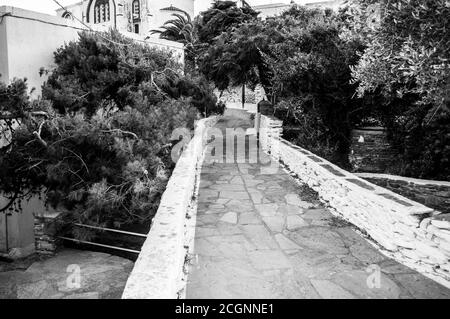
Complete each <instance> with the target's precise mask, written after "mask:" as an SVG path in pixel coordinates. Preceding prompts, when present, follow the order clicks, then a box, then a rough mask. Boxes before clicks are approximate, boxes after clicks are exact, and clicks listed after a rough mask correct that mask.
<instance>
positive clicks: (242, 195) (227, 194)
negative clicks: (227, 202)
mask: <svg viewBox="0 0 450 319" xmlns="http://www.w3.org/2000/svg"><path fill="white" fill-rule="evenodd" d="M220 198H229V199H250V197H249V196H248V193H247V192H232V191H221V192H220Z"/></svg>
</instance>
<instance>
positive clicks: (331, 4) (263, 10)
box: [252, 0, 343, 19]
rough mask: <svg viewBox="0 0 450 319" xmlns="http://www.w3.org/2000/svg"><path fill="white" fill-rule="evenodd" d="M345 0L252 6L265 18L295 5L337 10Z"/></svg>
mask: <svg viewBox="0 0 450 319" xmlns="http://www.w3.org/2000/svg"><path fill="white" fill-rule="evenodd" d="M342 2H343V0H327V1H319V2H312V1H308V0H306V1H291V3H270V4H262V5H256V6H252V7H253V9H254V10H255V11H258V12H260V13H259V17H261V18H263V19H265V18H267V17H273V16H277V15H280V14H281V13H283V12H284V11H286V10H288V9H289V8H291V7H292V6H293V5H296V4H298V5H303V6H306V7H309V8H322V9H325V8H330V9H333V10H337V9H338V8H339V6H340V4H341V3H342Z"/></svg>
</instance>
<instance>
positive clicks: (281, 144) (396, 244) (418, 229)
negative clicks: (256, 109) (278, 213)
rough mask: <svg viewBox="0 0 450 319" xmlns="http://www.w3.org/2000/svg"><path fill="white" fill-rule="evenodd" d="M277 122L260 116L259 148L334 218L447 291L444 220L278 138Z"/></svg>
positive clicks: (448, 235)
mask: <svg viewBox="0 0 450 319" xmlns="http://www.w3.org/2000/svg"><path fill="white" fill-rule="evenodd" d="M280 125H281V121H279V120H278V121H277V120H275V119H271V118H268V117H267V116H264V115H261V129H260V143H261V146H262V148H263V149H264V150H266V151H269V152H270V153H271V155H272V156H274V157H277V158H278V159H279V160H280V161H281V162H283V163H284V164H285V165H286V166H287V168H288V169H289V170H291V171H292V172H293V173H295V174H296V175H297V176H298V178H299V179H301V180H302V181H304V182H305V183H306V184H308V185H309V186H310V187H311V188H312V189H314V190H315V191H317V192H318V194H319V196H320V198H321V200H322V201H323V202H324V203H325V204H326V205H327V206H329V207H330V208H331V211H332V212H334V213H335V214H337V215H339V216H341V217H343V218H344V219H346V220H348V221H350V222H351V223H352V224H354V225H355V226H357V227H358V228H359V229H361V230H362V231H363V232H365V233H366V234H367V235H369V236H370V238H371V239H373V240H374V241H375V242H376V243H377V244H378V245H379V246H381V248H384V249H383V251H384V252H385V253H386V254H387V255H389V256H390V257H393V258H394V259H396V260H397V261H399V262H401V263H403V264H405V265H407V266H409V267H411V268H413V269H416V270H418V271H420V272H422V273H423V274H425V275H427V276H429V277H430V278H433V279H435V280H436V281H438V282H440V283H441V284H444V285H446V286H447V287H450V262H449V261H450V260H449V259H450V222H449V219H447V218H446V217H445V216H444V215H438V212H436V211H434V210H433V209H431V208H429V207H426V206H424V205H422V204H419V203H417V202H414V201H411V200H409V199H407V198H405V197H403V196H400V195H398V194H395V193H393V192H391V191H389V190H387V189H385V188H382V187H379V186H377V185H374V184H371V183H369V182H367V181H365V180H363V179H361V178H359V177H357V176H356V175H354V174H352V173H349V172H347V171H345V170H343V169H341V168H339V167H337V166H336V165H333V164H332V163H330V162H328V161H326V160H325V159H323V158H320V157H318V156H316V155H315V154H313V153H311V152H309V151H307V150H305V149H303V148H301V147H298V146H295V145H293V144H291V143H289V142H287V141H285V140H283V139H281V138H280Z"/></svg>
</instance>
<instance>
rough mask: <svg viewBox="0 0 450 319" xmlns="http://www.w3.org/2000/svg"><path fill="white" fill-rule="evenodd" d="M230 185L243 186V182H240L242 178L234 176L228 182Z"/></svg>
mask: <svg viewBox="0 0 450 319" xmlns="http://www.w3.org/2000/svg"><path fill="white" fill-rule="evenodd" d="M230 184H233V185H235V186H236V185H244V181H243V180H242V178H241V177H240V176H236V177H234V178H233V179H232V180H230Z"/></svg>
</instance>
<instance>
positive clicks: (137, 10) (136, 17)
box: [133, 0, 141, 21]
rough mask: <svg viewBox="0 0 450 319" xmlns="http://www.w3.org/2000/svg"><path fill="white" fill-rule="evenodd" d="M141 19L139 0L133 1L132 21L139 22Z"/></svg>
mask: <svg viewBox="0 0 450 319" xmlns="http://www.w3.org/2000/svg"><path fill="white" fill-rule="evenodd" d="M140 18H141V4H140V3H139V0H134V1H133V21H139V20H140Z"/></svg>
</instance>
